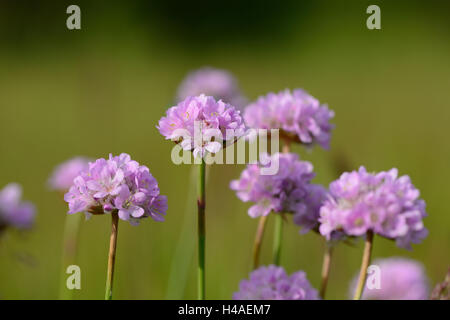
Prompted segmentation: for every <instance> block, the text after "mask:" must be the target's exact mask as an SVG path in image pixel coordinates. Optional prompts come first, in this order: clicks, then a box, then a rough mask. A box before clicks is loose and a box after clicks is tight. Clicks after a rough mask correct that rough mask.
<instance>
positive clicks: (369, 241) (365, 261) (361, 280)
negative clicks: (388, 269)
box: [353, 230, 373, 300]
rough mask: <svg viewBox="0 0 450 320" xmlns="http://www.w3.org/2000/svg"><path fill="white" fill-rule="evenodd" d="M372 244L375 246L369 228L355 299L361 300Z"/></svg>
mask: <svg viewBox="0 0 450 320" xmlns="http://www.w3.org/2000/svg"><path fill="white" fill-rule="evenodd" d="M372 246H373V231H372V230H369V231H367V234H366V242H365V245H364V253H363V258H362V262H361V270H360V271H359V279H358V284H357V285H356V291H355V296H354V297H353V300H360V299H361V296H362V293H363V290H364V286H365V284H366V275H367V268H368V267H369V264H370V256H371V254H372Z"/></svg>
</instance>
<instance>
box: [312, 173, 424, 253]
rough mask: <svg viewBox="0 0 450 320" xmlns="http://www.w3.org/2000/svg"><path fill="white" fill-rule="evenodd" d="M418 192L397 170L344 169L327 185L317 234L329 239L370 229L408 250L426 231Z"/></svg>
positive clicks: (407, 178)
mask: <svg viewBox="0 0 450 320" xmlns="http://www.w3.org/2000/svg"><path fill="white" fill-rule="evenodd" d="M419 195H420V193H419V190H417V189H416V188H415V187H414V186H413V184H412V183H411V180H410V178H409V177H408V176H401V177H398V174H397V169H391V170H389V171H386V172H385V171H383V172H380V173H369V172H367V171H366V169H365V168H364V167H361V168H360V169H359V170H358V171H353V172H346V173H344V174H342V175H341V177H340V178H339V179H338V180H336V181H334V182H332V183H331V184H330V197H329V198H328V199H327V200H326V201H325V203H324V204H323V206H322V208H321V209H320V218H319V220H320V223H321V225H320V233H321V234H322V235H324V236H325V237H326V238H327V239H328V240H330V239H343V238H345V237H347V236H353V237H359V236H364V235H365V234H366V233H367V232H368V231H372V232H373V233H375V234H378V235H380V236H382V237H385V238H388V239H392V240H395V241H396V242H397V245H398V246H399V247H402V248H408V249H409V248H410V247H411V243H419V242H421V241H422V240H423V239H424V238H425V237H426V236H427V234H428V231H427V229H426V228H425V227H424V224H423V221H422V219H423V218H424V217H426V212H425V202H424V201H423V200H422V199H420V198H419Z"/></svg>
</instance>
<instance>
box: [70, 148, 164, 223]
mask: <svg viewBox="0 0 450 320" xmlns="http://www.w3.org/2000/svg"><path fill="white" fill-rule="evenodd" d="M64 200H65V201H66V202H68V203H69V213H77V212H85V213H86V215H87V216H88V217H89V216H90V215H91V214H104V213H110V212H112V211H113V210H117V211H118V214H119V218H121V219H122V220H126V221H129V222H130V223H131V224H133V225H136V224H138V223H139V220H140V219H142V218H146V217H151V218H153V219H154V220H156V221H162V220H164V219H163V216H164V215H165V214H166V210H167V198H166V197H165V196H162V195H160V191H159V188H158V183H157V182H156V179H155V178H154V177H153V176H152V175H151V174H150V171H149V169H148V168H147V167H146V166H141V165H139V163H138V162H136V161H133V160H131V158H130V156H129V155H128V154H125V153H122V154H121V155H120V156H115V157H114V156H112V155H110V156H109V159H107V160H106V159H103V158H101V159H97V160H96V161H95V162H91V163H89V168H88V169H87V170H86V171H83V172H81V173H80V174H79V175H78V176H77V177H76V178H75V179H74V181H73V186H72V187H70V190H69V192H68V193H66V194H65V196H64Z"/></svg>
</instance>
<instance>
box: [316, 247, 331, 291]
mask: <svg viewBox="0 0 450 320" xmlns="http://www.w3.org/2000/svg"><path fill="white" fill-rule="evenodd" d="M325 245H326V248H325V253H324V255H323V262H322V281H321V282H320V291H319V292H320V296H321V298H322V299H325V293H326V291H327V284H328V277H329V275H330V266H331V257H332V255H333V247H332V246H331V244H329V243H326V244H325Z"/></svg>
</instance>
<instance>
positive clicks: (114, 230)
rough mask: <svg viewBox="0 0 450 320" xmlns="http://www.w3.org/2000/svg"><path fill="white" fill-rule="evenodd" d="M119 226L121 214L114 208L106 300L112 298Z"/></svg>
mask: <svg viewBox="0 0 450 320" xmlns="http://www.w3.org/2000/svg"><path fill="white" fill-rule="evenodd" d="M118 227H119V214H118V211H117V210H114V211H113V212H111V237H110V238H109V255H108V272H107V275H106V291H105V300H112V290H113V278H114V265H115V262H116V247H117V232H118Z"/></svg>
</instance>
